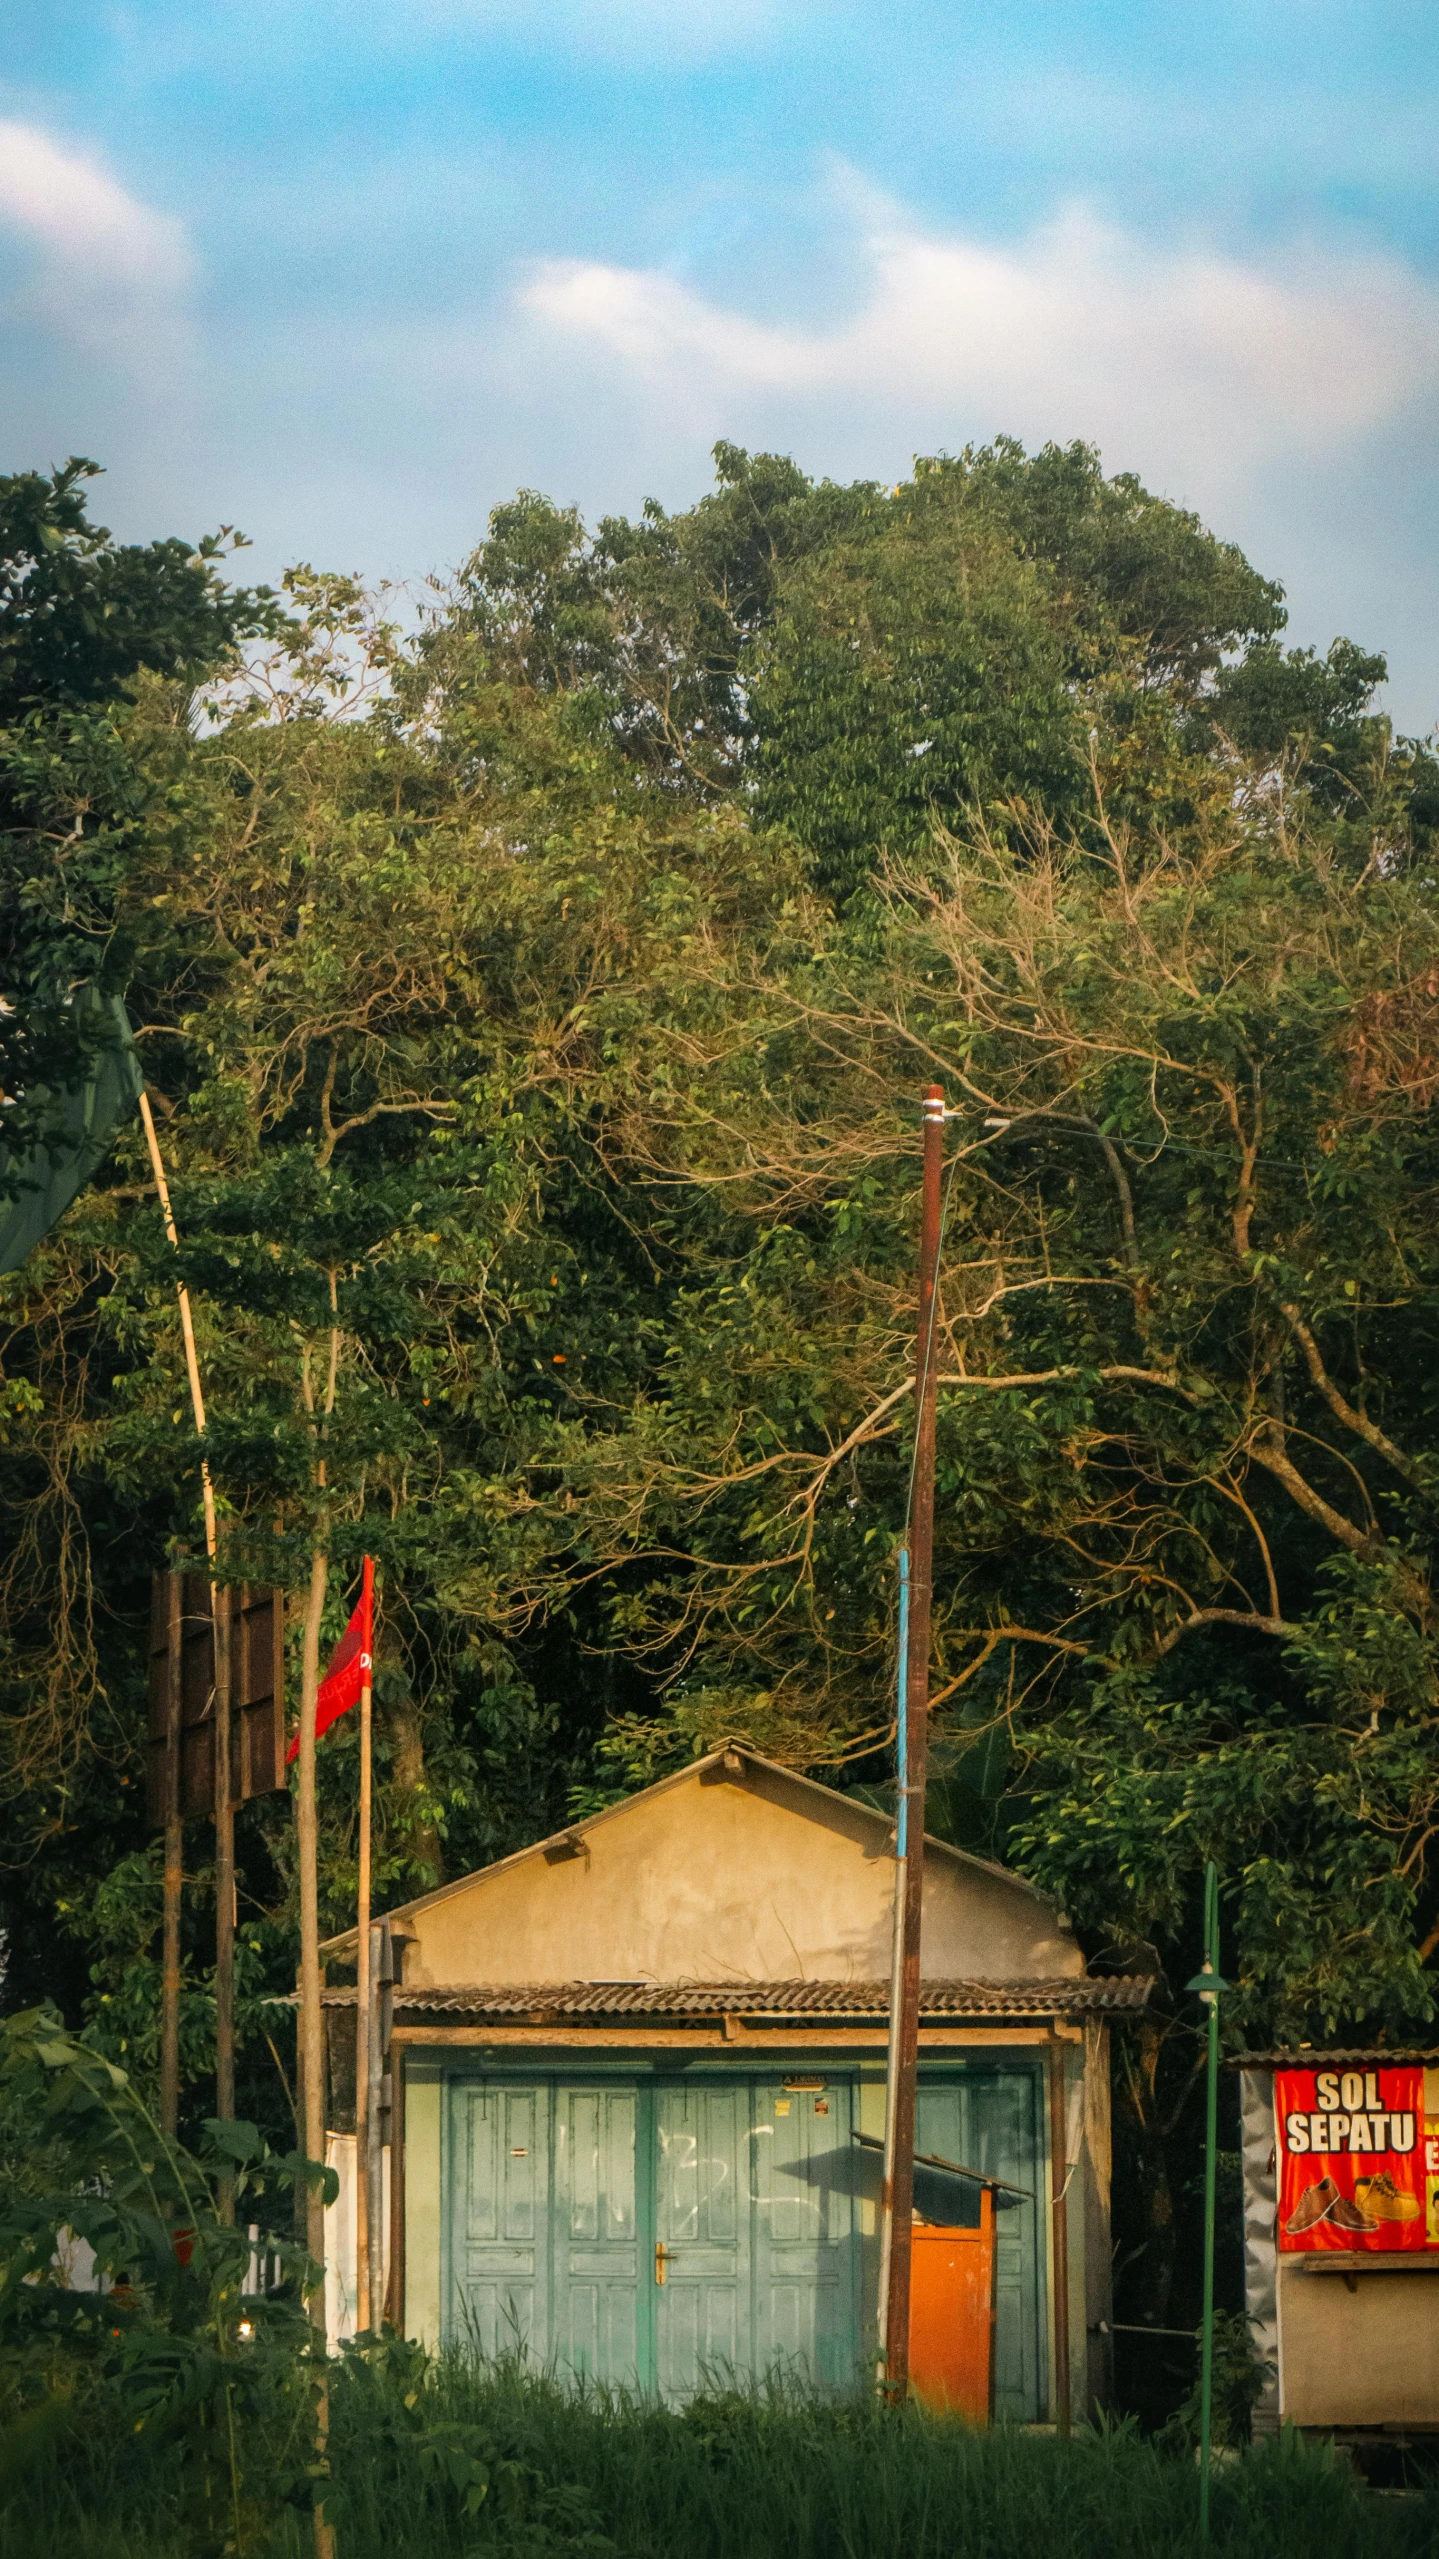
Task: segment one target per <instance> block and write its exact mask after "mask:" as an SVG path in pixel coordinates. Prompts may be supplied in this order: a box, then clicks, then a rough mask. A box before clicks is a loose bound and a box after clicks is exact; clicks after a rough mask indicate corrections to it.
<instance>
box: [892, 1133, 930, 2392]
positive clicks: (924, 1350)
mask: <svg viewBox="0 0 1439 2559" xmlns="http://www.w3.org/2000/svg"><path fill="white" fill-rule="evenodd" d="M943 1158H944V1095H943V1093H942V1092H941V1090H940V1088H939V1086H938V1085H937V1084H931V1085H930V1087H929V1089H928V1091H927V1092H926V1094H925V1097H924V1186H923V1204H922V1211H921V1220H920V1247H919V1319H918V1324H917V1327H916V1335H915V1379H914V1394H915V1433H914V1481H913V1492H912V1495H911V1499H910V1517H909V1642H908V1646H907V1648H906V1660H905V1720H906V1725H907V1741H908V1747H907V1750H906V1753H905V1770H904V1797H903V1801H904V1813H905V1821H904V1912H903V1922H902V1934H901V1944H900V1961H899V1968H898V1969H899V2014H898V2022H897V2029H896V2032H895V2037H894V2072H893V2086H892V2090H891V2121H892V2134H891V2141H890V2161H889V2166H890V2193H889V2284H888V2292H887V2298H886V2301H885V2318H884V2345H885V2386H886V2388H887V2390H888V2392H889V2394H890V2396H891V2398H894V2399H903V2398H904V2397H905V2396H906V2395H907V2393H908V2390H909V2290H910V2264H911V2259H912V2255H913V2247H912V2241H913V2234H914V2130H915V2088H916V2078H917V2073H918V2063H919V1980H920V1952H921V1947H920V1938H921V1927H922V1919H923V1909H924V1781H925V1766H926V1760H927V1756H928V1746H929V1648H930V1615H931V1605H932V1599H933V1588H934V1415H935V1370H936V1360H935V1330H936V1323H935V1319H936V1315H937V1311H938V1291H939V1226H940V1174H941V1169H942V1165H943Z"/></svg>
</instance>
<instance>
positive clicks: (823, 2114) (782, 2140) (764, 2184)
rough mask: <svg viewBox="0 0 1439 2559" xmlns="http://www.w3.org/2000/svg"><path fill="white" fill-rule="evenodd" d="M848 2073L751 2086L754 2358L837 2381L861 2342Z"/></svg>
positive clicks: (842, 2385) (846, 2378)
mask: <svg viewBox="0 0 1439 2559" xmlns="http://www.w3.org/2000/svg"><path fill="white" fill-rule="evenodd" d="M851 2119H852V2091H851V2088H850V2085H849V2083H848V2081H833V2080H832V2081H830V2082H829V2084H828V2085H827V2086H826V2087H824V2088H822V2089H799V2088H796V2089H786V2088H785V2087H784V2086H783V2084H782V2082H780V2081H774V2082H771V2083H768V2084H766V2083H761V2084H760V2085H759V2086H757V2088H756V2090H755V2108H754V2120H753V2126H752V2130H751V2152H752V2161H753V2166H752V2189H753V2194H754V2200H755V2241H754V2246H755V2362H756V2366H757V2368H758V2369H759V2370H760V2371H767V2370H772V2369H773V2368H774V2367H775V2366H777V2365H782V2366H785V2367H787V2368H788V2369H790V2370H792V2371H795V2372H797V2373H800V2374H803V2376H804V2377H805V2378H806V2379H808V2380H809V2381H811V2382H814V2383H817V2384H818V2385H819V2387H820V2388H821V2389H826V2390H842V2389H846V2388H848V2387H849V2385H850V2384H851V2383H852V2382H853V2380H854V2379H855V2373H856V2365H857V2359H858V2350H859V2292H858V2286H859V2253H860V2252H859V2246H858V2236H857V2230H856V2221H855V2204H854V2173H853V2172H854V2152H853V2145H852V2143H851V2140H850V2127H851Z"/></svg>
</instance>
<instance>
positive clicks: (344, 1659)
mask: <svg viewBox="0 0 1439 2559" xmlns="http://www.w3.org/2000/svg"><path fill="white" fill-rule="evenodd" d="M374 1651H375V1567H374V1564H373V1562H372V1560H371V1558H370V1557H369V1556H368V1555H367V1556H366V1557H365V1573H364V1582H363V1586H362V1588H361V1591H360V1604H359V1607H358V1608H357V1609H356V1611H355V1613H354V1616H353V1617H352V1618H351V1620H350V1622H349V1625H348V1626H347V1627H346V1628H345V1631H344V1633H343V1635H342V1636H341V1637H340V1640H339V1642H338V1644H337V1645H336V1646H335V1649H334V1651H333V1653H332V1654H331V1655H330V1667H329V1669H328V1670H327V1671H326V1673H325V1676H324V1678H323V1679H322V1680H321V1682H320V1693H319V1695H318V1697H317V1698H316V1700H315V1739H316V1741H318V1740H319V1738H320V1735H321V1734H322V1733H327V1732H328V1731H329V1729H330V1726H331V1725H332V1724H333V1723H334V1722H335V1720H336V1718H337V1717H338V1716H340V1715H347V1714H348V1713H349V1711H350V1708H351V1707H352V1706H358V1704H359V1702H360V1691H361V1689H362V1688H363V1687H364V1685H365V1683H366V1681H367V1680H368V1679H369V1677H370V1673H371V1669H372V1667H373V1663H374ZM299 1749H300V1736H299V1734H298V1733H297V1734H296V1735H295V1738H294V1740H293V1741H292V1742H291V1744H290V1747H289V1749H288V1750H287V1751H286V1753H285V1765H286V1767H287V1768H288V1767H289V1765H290V1763H291V1761H292V1760H293V1759H295V1758H296V1757H298V1754H299Z"/></svg>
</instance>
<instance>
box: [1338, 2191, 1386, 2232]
mask: <svg viewBox="0 0 1439 2559" xmlns="http://www.w3.org/2000/svg"><path fill="white" fill-rule="evenodd" d="M1329 2219H1330V2221H1331V2222H1332V2223H1333V2226H1334V2228H1335V2229H1336V2230H1354V2231H1359V2230H1377V2229H1378V2227H1379V2224H1378V2222H1377V2221H1371V2220H1370V2218H1369V2215H1368V2213H1367V2212H1361V2211H1360V2209H1359V2206H1358V2205H1357V2204H1351V2202H1350V2200H1349V2198H1348V2196H1347V2195H1336V2196H1335V2198H1334V2201H1333V2203H1332V2204H1331V2205H1330V2207H1329Z"/></svg>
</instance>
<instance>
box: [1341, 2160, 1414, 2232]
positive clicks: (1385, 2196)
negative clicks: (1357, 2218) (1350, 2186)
mask: <svg viewBox="0 0 1439 2559" xmlns="http://www.w3.org/2000/svg"><path fill="white" fill-rule="evenodd" d="M1354 2200H1355V2202H1356V2204H1357V2205H1358V2206H1359V2209H1360V2211H1361V2212H1367V2213H1368V2214H1370V2215H1371V2217H1372V2218H1373V2219H1374V2220H1375V2221H1417V2220H1418V2218H1419V2215H1420V2213H1421V2211H1422V2210H1423V2206H1422V2205H1421V2203H1420V2201H1419V2198H1418V2196H1417V2195H1406V2194H1405V2193H1404V2192H1403V2190H1402V2188H1400V2187H1398V2186H1396V2185H1395V2183H1394V2180H1393V2178H1392V2177H1391V2176H1390V2175H1389V2173H1388V2171H1387V2170H1383V2171H1381V2173H1380V2174H1379V2176H1377V2177H1356V2178H1355V2180H1354Z"/></svg>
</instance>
